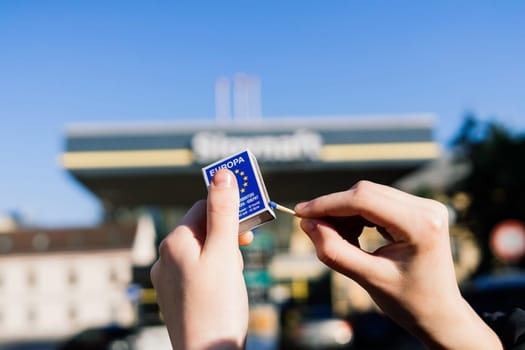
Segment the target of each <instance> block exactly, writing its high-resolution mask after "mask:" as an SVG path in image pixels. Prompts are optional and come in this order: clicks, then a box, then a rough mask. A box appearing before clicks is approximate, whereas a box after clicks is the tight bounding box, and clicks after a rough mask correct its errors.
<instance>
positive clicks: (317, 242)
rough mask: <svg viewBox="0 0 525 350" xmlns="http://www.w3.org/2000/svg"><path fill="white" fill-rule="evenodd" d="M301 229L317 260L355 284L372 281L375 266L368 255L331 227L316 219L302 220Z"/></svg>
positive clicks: (372, 257) (371, 257) (372, 259)
mask: <svg viewBox="0 0 525 350" xmlns="http://www.w3.org/2000/svg"><path fill="white" fill-rule="evenodd" d="M301 228H302V229H303V230H304V231H305V232H306V234H307V235H308V237H310V239H311V240H312V243H313V244H314V246H315V250H316V253H317V256H318V258H319V260H321V261H322V262H323V263H324V264H326V265H327V266H328V267H330V268H332V269H334V270H336V271H338V272H340V273H342V274H343V275H346V276H347V277H350V278H352V279H354V280H356V282H358V283H361V282H366V281H367V280H370V279H373V278H374V275H376V273H374V272H375V271H377V269H376V268H374V267H375V266H376V265H377V264H376V263H377V261H375V260H376V258H375V257H374V256H373V255H371V254H370V253H368V252H366V251H364V250H362V249H360V248H359V247H357V246H355V245H353V244H351V243H349V242H348V241H347V240H345V239H344V238H343V237H342V236H341V235H340V234H339V233H338V232H337V231H336V230H335V229H334V228H333V227H332V226H331V225H329V224H328V223H326V222H324V221H322V220H316V219H303V220H302V221H301Z"/></svg>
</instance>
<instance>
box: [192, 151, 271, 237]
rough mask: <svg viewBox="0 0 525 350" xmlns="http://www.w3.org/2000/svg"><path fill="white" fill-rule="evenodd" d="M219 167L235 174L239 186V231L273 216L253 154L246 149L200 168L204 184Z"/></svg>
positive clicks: (209, 180)
mask: <svg viewBox="0 0 525 350" xmlns="http://www.w3.org/2000/svg"><path fill="white" fill-rule="evenodd" d="M219 169H228V170H230V171H232V172H233V173H234V174H235V177H236V179H237V185H238V187H239V197H240V203H239V225H240V229H239V230H240V231H239V232H244V231H247V230H250V229H252V228H254V227H256V226H259V225H261V224H262V223H264V222H266V221H269V220H272V219H274V218H275V214H274V212H273V210H272V208H271V207H270V206H269V204H268V203H269V199H268V193H267V191H266V188H265V186H264V182H263V179H262V176H261V173H260V170H259V166H258V164H257V160H256V159H255V156H254V155H253V154H252V153H251V152H250V151H248V150H245V151H243V152H241V153H237V154H234V155H232V156H230V157H228V158H225V159H222V160H220V161H218V162H215V163H213V164H210V165H208V166H206V167H204V168H203V169H202V171H203V175H204V180H205V182H206V186H209V185H210V183H211V180H212V179H213V176H214V175H215V173H216V172H217V171H219Z"/></svg>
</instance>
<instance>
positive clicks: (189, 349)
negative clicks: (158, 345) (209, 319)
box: [168, 329, 246, 350]
mask: <svg viewBox="0 0 525 350" xmlns="http://www.w3.org/2000/svg"><path fill="white" fill-rule="evenodd" d="M168 330H169V329H168ZM169 335H170V339H171V344H172V346H173V349H174V350H242V349H244V348H245V342H246V335H231V334H228V332H214V331H207V332H203V331H202V330H199V331H190V330H188V329H186V330H184V331H182V332H177V331H176V330H173V331H171V330H169Z"/></svg>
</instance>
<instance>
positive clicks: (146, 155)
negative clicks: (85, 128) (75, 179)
mask: <svg viewBox="0 0 525 350" xmlns="http://www.w3.org/2000/svg"><path fill="white" fill-rule="evenodd" d="M61 163H62V166H63V167H64V168H66V169H70V170H81V169H99V168H142V167H171V166H189V165H191V164H193V153H192V152H191V151H190V150H188V149H162V150H136V151H90V152H66V153H64V154H63V155H62V157H61Z"/></svg>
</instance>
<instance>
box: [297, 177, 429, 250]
mask: <svg viewBox="0 0 525 350" xmlns="http://www.w3.org/2000/svg"><path fill="white" fill-rule="evenodd" d="M419 199H420V198H418V197H415V196H412V195H409V194H407V193H404V192H401V191H399V190H396V189H394V188H391V187H388V186H383V185H379V184H375V183H372V182H369V181H360V182H359V183H357V184H356V185H355V186H354V187H352V188H351V189H350V190H348V191H344V192H336V193H332V194H329V195H325V196H321V197H318V198H316V199H313V200H311V201H309V202H306V203H300V204H298V205H297V206H296V207H295V210H296V212H297V213H298V215H299V216H301V217H305V218H322V217H328V216H335V217H338V216H362V217H363V218H365V219H366V220H368V221H370V222H372V223H374V224H375V225H377V226H381V227H384V228H385V229H386V230H387V231H388V232H389V233H390V234H391V235H392V236H393V237H394V238H395V239H398V240H399V239H403V238H405V234H406V232H408V231H410V225H411V224H412V222H413V220H414V219H416V218H415V217H414V216H415V213H417V212H418V211H419V206H420V205H421V204H420V202H419Z"/></svg>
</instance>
